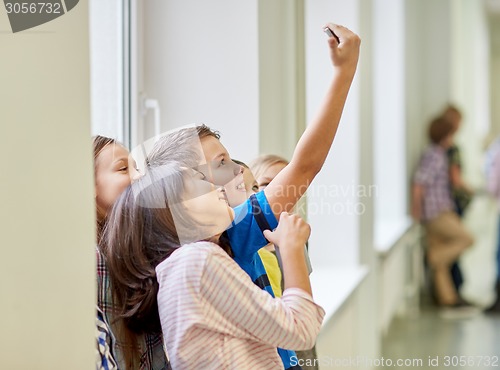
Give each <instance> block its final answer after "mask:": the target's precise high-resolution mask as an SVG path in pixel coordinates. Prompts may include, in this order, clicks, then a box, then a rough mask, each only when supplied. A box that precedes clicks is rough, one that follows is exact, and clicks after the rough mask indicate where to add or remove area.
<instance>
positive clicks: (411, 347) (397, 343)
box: [381, 306, 500, 370]
mask: <svg viewBox="0 0 500 370" xmlns="http://www.w3.org/2000/svg"><path fill="white" fill-rule="evenodd" d="M382 355H383V357H384V358H385V359H391V360H392V361H394V362H396V360H397V359H403V360H412V361H413V360H421V362H419V361H415V362H407V365H408V366H401V367H399V368H409V369H411V368H415V369H416V368H419V369H436V368H438V369H444V368H453V369H469V370H473V369H477V370H486V369H500V315H486V314H483V313H480V314H478V315H477V316H474V317H472V318H469V319H453V320H451V319H443V318H442V317H440V316H439V314H438V310H437V309H436V308H434V307H430V306H429V307H425V308H423V309H422V311H421V313H420V315H418V316H417V317H415V318H404V319H403V318H396V319H395V320H394V322H393V323H392V324H391V327H390V329H389V332H388V334H387V336H386V337H385V338H384V340H383V341H382ZM445 356H449V357H448V358H447V357H445ZM461 356H464V357H461ZM461 359H462V360H465V361H470V362H469V364H468V365H466V366H460V360H461ZM488 361H489V366H488ZM447 362H449V363H450V365H449V366H446V365H447ZM453 365H458V366H453ZM381 368H383V369H394V368H397V366H394V365H393V366H386V367H381Z"/></svg>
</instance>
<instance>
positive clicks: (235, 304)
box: [156, 242, 325, 370]
mask: <svg viewBox="0 0 500 370" xmlns="http://www.w3.org/2000/svg"><path fill="white" fill-rule="evenodd" d="M156 274H157V279H158V283H159V285H160V288H159V291H158V308H159V313H160V320H161V325H162V331H163V338H164V341H165V347H166V349H167V352H168V356H169V358H170V361H171V365H172V368H173V369H175V370H178V369H179V370H182V369H189V370H192V369H209V370H210V369H217V370H222V369H259V370H265V369H283V362H282V361H281V359H280V357H279V355H278V352H277V350H276V348H277V347H281V348H286V349H294V350H303V349H309V348H312V347H313V345H314V343H315V340H316V336H317V335H318V332H319V330H320V327H321V322H322V320H323V316H324V314H325V312H324V310H323V309H322V308H321V307H320V306H318V305H317V304H315V303H314V302H313V300H312V297H311V296H310V295H309V294H308V293H306V292H305V291H303V290H302V289H298V288H291V289H286V290H285V292H284V293H283V296H282V298H273V297H271V295H269V293H267V292H266V291H264V290H262V289H260V288H259V287H257V286H256V285H255V284H254V283H253V282H252V281H251V280H250V277H249V276H248V275H247V274H246V273H245V272H244V271H243V270H242V269H241V268H240V267H239V266H238V265H237V264H236V262H234V261H233V260H232V259H231V257H229V256H228V255H227V254H226V253H225V252H224V251H223V250H222V249H221V248H220V247H219V246H218V245H216V244H213V243H210V242H198V243H193V244H188V245H185V246H183V247H181V248H179V249H178V250H176V251H175V252H174V253H173V254H172V255H171V256H170V257H169V258H167V259H166V260H165V261H163V262H162V263H160V264H159V265H158V266H157V267H156Z"/></svg>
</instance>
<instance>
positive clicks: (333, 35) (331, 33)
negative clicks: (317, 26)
mask: <svg viewBox="0 0 500 370" xmlns="http://www.w3.org/2000/svg"><path fill="white" fill-rule="evenodd" d="M323 31H324V32H325V33H326V34H327V35H328V36H329V37H335V40H337V42H338V43H339V44H340V40H339V37H338V36H337V35H336V34H335V33H334V32H333V31H332V30H331V29H330V27H325V28H323Z"/></svg>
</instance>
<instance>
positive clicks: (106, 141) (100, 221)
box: [92, 135, 116, 241]
mask: <svg viewBox="0 0 500 370" xmlns="http://www.w3.org/2000/svg"><path fill="white" fill-rule="evenodd" d="M111 144H116V140H115V139H112V138H110V137H106V136H101V135H96V136H94V137H93V140H92V147H93V151H94V179H96V178H97V158H98V157H99V154H101V152H102V151H103V150H104V148H106V147H107V146H108V145H111ZM96 196H97V194H96ZM96 200H97V199H96ZM95 208H96V222H97V225H96V231H97V241H99V239H100V237H101V234H102V230H103V228H104V224H105V222H106V212H105V211H104V210H102V209H100V207H99V206H98V205H97V201H96V205H95Z"/></svg>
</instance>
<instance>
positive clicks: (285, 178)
mask: <svg viewBox="0 0 500 370" xmlns="http://www.w3.org/2000/svg"><path fill="white" fill-rule="evenodd" d="M327 26H328V27H329V28H330V29H331V30H332V31H333V32H334V33H335V34H336V35H337V37H338V39H339V41H340V42H338V41H337V40H336V38H335V37H330V38H329V39H328V45H329V47H330V58H331V61H332V64H333V78H332V81H331V83H330V86H329V88H328V91H327V93H326V96H325V98H324V101H323V104H322V106H321V108H320V110H319V112H318V114H317V116H316V118H315V119H314V120H313V121H312V122H311V123H310V124H309V125H308V126H307V128H306V130H305V132H304V133H303V134H302V137H301V138H300V140H299V142H298V143H297V146H296V148H295V151H294V153H293V157H292V160H291V161H290V164H289V165H288V166H286V167H285V168H284V169H283V170H282V171H281V172H280V173H279V174H278V175H277V176H276V177H275V178H274V180H273V181H271V183H270V184H269V185H268V186H267V187H266V189H265V190H264V192H265V194H266V197H267V199H268V201H269V204H270V205H271V207H272V209H273V212H274V214H275V215H276V217H277V218H278V217H279V214H280V213H281V212H283V211H290V210H291V209H292V208H293V206H294V205H295V204H296V203H297V201H298V200H299V198H300V197H301V196H302V195H303V194H304V193H305V191H306V190H307V188H308V187H309V185H310V184H311V182H312V180H313V179H314V177H315V176H316V175H317V174H318V172H319V171H320V170H321V167H323V164H324V163H325V160H326V157H327V155H328V152H329V150H330V147H331V146H332V143H333V139H334V138H335V134H336V132H337V128H338V125H339V122H340V117H341V115H342V110H343V109H344V104H345V101H346V98H347V93H348V92H349V88H350V86H351V83H352V80H353V78H354V74H355V72H356V67H357V63H358V56H359V45H360V42H361V41H360V38H359V37H358V36H357V35H356V34H355V33H353V32H352V31H350V30H348V29H347V28H345V27H343V26H339V25H334V24H331V23H330V24H328V25H327ZM325 27H326V26H325Z"/></svg>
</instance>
